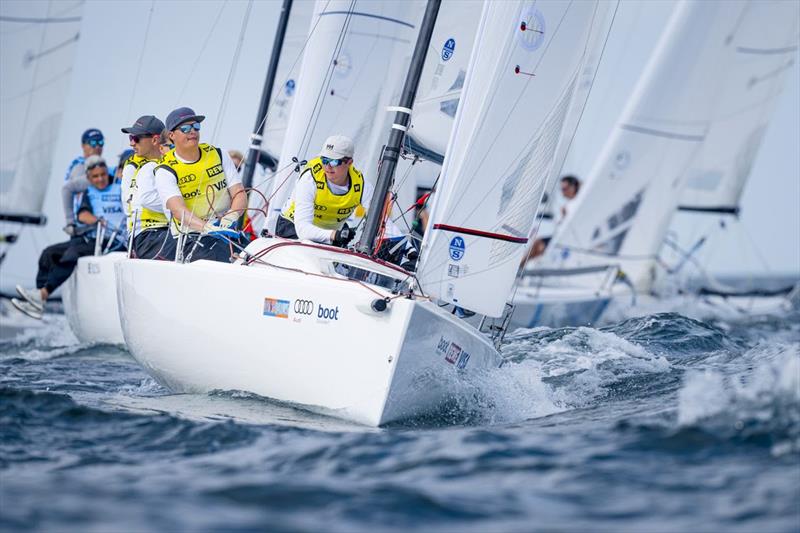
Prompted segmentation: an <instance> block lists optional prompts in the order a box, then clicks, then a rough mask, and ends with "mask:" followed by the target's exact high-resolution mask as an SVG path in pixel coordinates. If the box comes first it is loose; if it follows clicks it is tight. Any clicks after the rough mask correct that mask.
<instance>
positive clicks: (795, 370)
mask: <svg viewBox="0 0 800 533" xmlns="http://www.w3.org/2000/svg"><path fill="white" fill-rule="evenodd" d="M742 359H743V361H744V364H743V366H745V367H748V368H747V369H745V370H741V371H738V372H733V373H730V372H725V371H724V370H723V369H722V367H718V368H706V369H704V370H693V371H689V372H688V373H687V374H686V376H685V379H684V383H683V385H682V387H681V389H680V391H679V392H678V415H677V422H678V425H679V426H680V427H682V428H698V429H702V430H703V431H706V432H710V433H713V434H715V435H718V436H722V437H725V438H732V439H735V440H744V441H748V442H755V443H762V444H765V445H768V446H769V447H770V449H771V451H772V453H773V454H775V455H783V454H786V453H798V452H800V346H798V345H797V344H795V345H789V346H786V345H784V346H775V345H771V346H764V345H760V346H758V347H756V348H754V349H752V350H750V351H749V352H748V353H747V354H745V355H744V356H743V358H742Z"/></svg>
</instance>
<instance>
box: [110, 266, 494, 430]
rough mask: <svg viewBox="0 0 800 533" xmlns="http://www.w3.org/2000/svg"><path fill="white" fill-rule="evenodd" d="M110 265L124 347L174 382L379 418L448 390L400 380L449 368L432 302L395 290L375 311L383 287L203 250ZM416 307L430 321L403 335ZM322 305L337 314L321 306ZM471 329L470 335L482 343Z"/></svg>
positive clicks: (411, 411)
mask: <svg viewBox="0 0 800 533" xmlns="http://www.w3.org/2000/svg"><path fill="white" fill-rule="evenodd" d="M117 274H118V286H119V296H120V300H119V305H120V309H124V310H125V318H126V319H125V321H124V323H123V330H124V335H125V339H126V341H127V343H128V347H129V350H130V352H131V354H133V356H134V357H135V358H136V359H137V360H138V361H139V362H140V363H141V364H142V365H143V366H144V367H145V368H146V369H147V370H148V372H150V373H151V374H152V375H153V376H154V377H155V378H156V379H157V380H158V381H159V382H161V383H162V384H164V385H166V386H167V387H169V388H171V389H172V390H175V391H179V392H209V391H212V390H244V391H249V392H253V393H256V394H259V395H261V396H265V397H269V398H274V399H277V400H281V401H287V402H292V403H296V404H301V405H304V406H306V407H308V408H310V409H312V410H315V411H319V412H323V413H326V414H331V415H334V416H338V417H341V418H345V419H349V420H353V421H355V422H358V423H362V424H366V425H372V426H377V425H381V424H385V423H388V422H391V421H394V420H398V419H399V418H402V417H406V416H414V415H419V414H424V413H425V412H428V411H430V410H432V409H435V408H436V406H437V405H438V404H432V403H431V402H434V403H435V402H437V401H438V400H439V399H441V398H442V397H443V396H446V395H447V391H435V392H433V393H430V394H427V395H416V394H411V393H410V392H408V391H409V389H408V387H410V386H412V385H413V383H415V380H414V376H415V375H416V374H417V373H431V372H433V373H436V372H444V371H450V372H452V373H454V372H455V368H454V365H453V364H450V363H448V362H447V361H445V360H444V358H443V357H439V356H437V355H436V347H437V343H438V342H439V340H440V335H441V331H443V330H445V329H453V328H452V327H451V326H450V324H449V322H450V320H451V319H450V318H449V317H447V315H445V314H444V313H437V312H436V311H435V310H434V307H435V306H434V305H433V304H431V303H430V302H424V303H419V302H416V301H414V300H409V299H405V298H397V299H395V300H392V302H391V303H390V305H389V308H388V309H387V310H386V311H385V312H383V313H378V312H375V311H373V310H372V309H371V308H370V303H371V302H372V301H373V300H375V299H376V298H377V297H378V295H377V294H376V292H375V291H377V292H379V293H380V294H381V295H389V293H387V292H386V291H383V290H382V289H380V288H377V287H370V288H367V287H365V286H363V284H362V285H360V284H357V283H353V282H348V281H344V280H341V279H334V278H332V277H326V276H320V275H309V274H304V273H301V272H298V271H290V270H287V269H279V268H272V267H261V266H259V267H255V266H249V267H246V266H242V265H229V264H222V263H213V262H208V261H197V262H195V263H191V264H176V263H168V262H160V261H146V260H126V261H122V262H120V263H119V264H118V266H117ZM265 301H269V302H270V303H274V302H284V303H282V304H279V306H283V307H281V309H283V310H286V313H285V316H275V314H274V313H273V314H265V303H266V302H265ZM296 302H300V303H299V304H298V307H295V303H296ZM307 302H312V303H311V304H308V303H307ZM303 306H305V309H304V308H303ZM420 307H427V308H430V311H429V312H428V314H429V315H430V316H429V317H426V318H425V321H426V322H427V323H429V324H432V323H434V322H436V321H437V320H439V323H440V325H439V326H437V327H435V328H434V329H433V330H431V331H428V330H426V332H424V333H421V334H420V333H417V332H411V333H410V334H409V335H408V336H407V335H406V333H407V330H408V327H409V323H410V322H411V321H412V319H413V321H414V322H415V323H416V322H417V321H418V319H417V313H422V311H417V310H418V309H419V308H420ZM321 308H322V309H328V310H333V312H334V313H335V316H334V317H333V318H320V316H319V315H320V309H321ZM295 309H299V310H300V312H297V311H295ZM304 312H305V313H306V314H303V313H304ZM278 314H282V315H283V314H284V313H278ZM432 317H434V318H432ZM459 326H460V325H459ZM457 331H458V335H461V329H457ZM433 333H435V336H434V335H433ZM472 335H473V340H472V343H471V344H473V345H475V344H476V343H475V340H480V341H481V342H480V343H478V345H480V346H485V345H486V343H485V341H483V339H482V338H480V337H478V336H477V335H476V334H475V333H473V334H472ZM464 344H465V345H468V344H467V343H464ZM426 351H427V353H426ZM473 351H475V350H473ZM477 352H478V353H475V354H474V359H475V360H474V361H473V360H470V361H469V365H467V369H470V368H475V369H477V368H481V367H485V366H488V365H491V364H497V363H498V362H499V358H498V356H497V353H496V352H494V350H491V351H485V350H483V349H480V350H477ZM481 358H485V359H487V360H486V361H479V359H481ZM407 359H408V361H406V360H407ZM445 385H446V384H442V386H445ZM387 398H388V399H390V401H389V402H388V407H387V408H385V407H386V405H387Z"/></svg>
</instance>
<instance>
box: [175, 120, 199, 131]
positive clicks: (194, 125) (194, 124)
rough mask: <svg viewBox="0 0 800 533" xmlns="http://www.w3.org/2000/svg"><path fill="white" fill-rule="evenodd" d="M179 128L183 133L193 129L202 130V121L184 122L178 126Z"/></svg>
mask: <svg viewBox="0 0 800 533" xmlns="http://www.w3.org/2000/svg"><path fill="white" fill-rule="evenodd" d="M178 129H179V130H181V133H189V132H190V131H192V129H195V130H197V131H200V123H199V122H192V123H191V124H183V125H181V126H178Z"/></svg>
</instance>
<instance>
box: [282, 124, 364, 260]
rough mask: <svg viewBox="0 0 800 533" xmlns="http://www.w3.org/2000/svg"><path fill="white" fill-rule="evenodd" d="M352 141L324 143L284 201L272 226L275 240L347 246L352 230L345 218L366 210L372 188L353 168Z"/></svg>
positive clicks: (341, 139)
mask: <svg viewBox="0 0 800 533" xmlns="http://www.w3.org/2000/svg"><path fill="white" fill-rule="evenodd" d="M353 153H354V147H353V141H352V140H350V139H349V138H348V137H345V136H344V135H333V136H331V137H328V138H327V139H326V140H325V143H324V144H323V145H322V150H321V151H320V153H319V157H316V158H314V159H311V160H310V161H309V162H308V163H307V164H306V167H305V169H304V170H303V172H302V173H301V174H300V177H299V178H298V179H297V184H296V186H295V188H294V191H293V192H292V195H291V196H290V197H289V200H288V201H287V202H286V205H285V206H284V209H283V211H282V212H281V216H280V217H279V218H278V222H277V224H276V226H275V233H276V235H278V237H284V238H286V239H298V238H299V239H303V240H309V241H314V242H319V243H322V244H333V245H334V246H341V247H345V246H347V245H348V244H349V243H350V241H351V240H353V237H355V231H354V230H353V229H352V228H350V227H349V226H348V225H347V222H346V221H347V219H348V218H349V217H350V215H352V214H353V213H354V212H355V211H356V208H358V207H359V206H361V207H362V208H363V210H367V209H369V203H370V200H371V199H372V191H373V188H372V185H370V183H369V182H367V181H366V180H365V179H364V175H363V174H362V173H361V172H360V171H359V170H358V169H356V167H355V166H353Z"/></svg>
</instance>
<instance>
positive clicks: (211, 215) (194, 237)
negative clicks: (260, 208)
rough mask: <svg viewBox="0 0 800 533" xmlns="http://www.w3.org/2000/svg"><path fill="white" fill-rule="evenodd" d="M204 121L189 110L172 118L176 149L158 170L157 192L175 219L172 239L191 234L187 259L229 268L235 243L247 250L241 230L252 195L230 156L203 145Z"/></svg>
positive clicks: (186, 247)
mask: <svg viewBox="0 0 800 533" xmlns="http://www.w3.org/2000/svg"><path fill="white" fill-rule="evenodd" d="M204 119H205V116H203V115H198V114H196V113H195V112H194V110H192V109H190V108H188V107H180V108H178V109H175V110H174V111H172V112H171V113H170V114H169V115H167V130H169V139H170V141H171V142H172V143H173V144H174V145H175V148H174V149H172V150H170V151H169V152H167V153H166V154H165V155H164V156H163V157H162V158H161V161H160V163H159V164H158V165H157V166H156V168H155V171H154V176H155V187H156V190H157V191H158V195H159V197H160V198H161V202H162V207H163V209H164V212H167V211H169V212H170V214H171V216H172V223H171V224H170V229H171V233H172V236H173V237H175V238H177V237H178V235H179V234H180V233H185V234H187V239H186V242H185V243H184V248H183V250H182V252H183V257H184V258H185V259H186V260H189V261H194V260H197V259H210V260H213V261H223V262H228V261H230V258H231V251H232V248H231V244H230V243H231V242H233V243H236V244H241V233H240V232H239V231H238V224H239V219H240V218H241V216H242V214H243V213H244V212H245V210H246V208H247V195H246V194H245V192H244V187H243V186H242V182H241V178H240V176H239V172H238V171H237V170H236V166H235V165H234V164H233V161H232V160H231V158H230V156H229V155H228V154H227V152H225V151H224V150H222V149H220V148H217V147H216V146H212V145H210V144H206V143H200V127H201V126H200V123H201V122H202V121H203V120H204ZM176 244H177V243H176Z"/></svg>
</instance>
